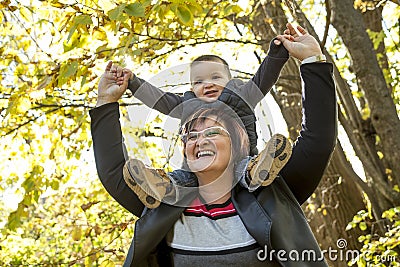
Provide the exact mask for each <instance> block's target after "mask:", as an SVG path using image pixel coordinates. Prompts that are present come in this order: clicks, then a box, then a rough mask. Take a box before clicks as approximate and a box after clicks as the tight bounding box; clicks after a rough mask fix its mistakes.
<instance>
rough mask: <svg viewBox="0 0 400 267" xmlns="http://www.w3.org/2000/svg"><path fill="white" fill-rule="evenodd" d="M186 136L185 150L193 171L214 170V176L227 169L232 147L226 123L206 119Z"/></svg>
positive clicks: (196, 124) (195, 125)
mask: <svg viewBox="0 0 400 267" xmlns="http://www.w3.org/2000/svg"><path fill="white" fill-rule="evenodd" d="M196 132H197V133H196ZM186 138H187V140H186V146H185V152H186V157H187V163H188V166H189V168H190V170H191V171H192V172H194V173H202V172H213V173H212V175H213V176H214V175H217V176H219V175H221V174H222V173H223V172H224V171H225V170H226V169H227V167H228V166H229V164H230V162H231V156H232V155H231V152H232V149H231V139H230V136H229V133H228V131H226V129H225V127H224V125H222V124H220V123H218V122H217V121H216V120H215V119H212V118H210V119H206V120H204V121H203V122H198V123H195V124H194V126H193V128H192V129H191V130H190V132H189V133H188V135H187V136H186ZM214 177H215V176H214Z"/></svg>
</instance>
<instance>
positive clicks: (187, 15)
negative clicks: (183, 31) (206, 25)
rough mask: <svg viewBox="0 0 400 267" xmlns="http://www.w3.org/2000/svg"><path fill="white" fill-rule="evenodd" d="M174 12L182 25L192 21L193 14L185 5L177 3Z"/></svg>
mask: <svg viewBox="0 0 400 267" xmlns="http://www.w3.org/2000/svg"><path fill="white" fill-rule="evenodd" d="M175 14H176V15H177V16H178V18H179V20H180V21H181V22H182V23H183V24H184V25H190V24H192V23H193V14H192V12H190V10H189V9H188V8H187V7H186V6H183V5H178V7H177V8H176V12H175Z"/></svg>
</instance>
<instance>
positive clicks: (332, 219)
mask: <svg viewBox="0 0 400 267" xmlns="http://www.w3.org/2000/svg"><path fill="white" fill-rule="evenodd" d="M399 14H400V7H399V3H398V2H397V1H395V0H394V1H362V0H356V1H350V0H330V1H308V0H304V1H298V0H293V1H283V2H281V1H270V0H267V1H262V2H259V1H234V0H232V1H218V0H201V1H194V0H186V1H183V0H174V1H150V0H139V1H113V2H111V1H105V0H99V1H91V0H87V1H84V0H76V1H75V0H71V1H68V0H65V1H57V0H54V1H36V0H22V1H18V0H15V1H11V0H1V1H0V21H1V24H0V44H1V45H0V81H1V82H0V118H1V128H0V140H1V142H0V146H1V149H0V155H1V156H0V162H1V165H0V194H1V196H2V201H1V202H0V207H1V209H0V212H1V217H0V218H1V219H0V220H1V221H0V222H1V226H2V232H1V234H0V264H1V265H2V266H20V265H22V266H35V265H41V266H58V265H68V266H115V265H120V264H121V263H122V262H123V259H124V255H125V252H126V251H127V248H128V246H129V244H130V239H131V237H132V235H133V226H134V222H135V219H136V218H134V217H133V216H132V215H131V214H129V213H127V212H126V211H125V210H123V209H122V208H121V207H119V206H118V204H116V203H115V201H113V200H112V199H111V198H110V197H109V196H108V194H107V193H106V192H105V190H104V189H103V188H102V186H101V184H100V182H99V181H98V179H97V176H96V170H95V168H94V165H93V159H92V154H91V150H90V147H91V140H90V120H89V117H88V110H89V109H90V108H92V107H94V104H95V101H96V84H97V82H98V78H99V76H100V75H101V73H102V70H103V68H104V66H105V64H106V62H107V61H109V60H113V61H115V62H120V63H122V64H127V65H128V66H129V67H130V68H132V69H133V71H134V72H135V73H137V74H139V75H140V74H141V73H150V74H151V73H157V72H158V71H159V70H162V69H164V68H165V67H166V66H169V65H171V64H174V63H176V61H181V62H183V63H187V62H189V61H190V59H192V58H194V57H196V56H197V55H198V54H199V53H203V51H200V52H199V50H200V48H199V47H202V45H204V44H215V46H214V47H213V48H208V49H209V50H210V52H214V53H221V50H224V49H225V48H227V47H230V49H231V51H232V52H230V53H231V58H229V59H228V62H234V64H233V65H232V67H233V68H234V69H236V70H238V72H239V73H241V75H242V76H243V77H250V76H249V75H251V73H254V71H255V69H256V68H257V65H258V64H259V63H260V62H259V60H262V59H263V57H264V56H265V55H266V52H267V51H268V43H269V41H270V40H271V39H272V38H273V36H275V35H276V34H279V33H281V32H282V31H283V29H284V27H285V23H286V22H287V21H291V22H295V23H298V24H301V25H305V26H306V27H307V29H308V30H309V31H310V33H312V34H314V35H315V36H316V37H318V38H319V40H320V43H321V46H322V47H323V48H324V52H325V53H326V55H327V56H328V58H329V60H330V61H332V62H334V63H335V68H336V69H335V78H336V82H337V87H338V96H339V102H340V106H339V107H340V114H339V120H340V123H341V126H342V128H341V136H342V139H341V142H339V143H338V147H337V149H336V151H335V154H334V156H333V158H332V161H331V165H330V167H329V168H328V169H327V171H326V174H325V176H324V180H323V182H322V183H321V186H320V188H319V189H318V190H317V192H316V193H315V194H314V195H313V197H312V198H310V200H309V201H308V202H307V203H306V204H305V205H304V207H303V208H304V210H305V212H306V214H307V217H308V218H309V220H310V224H311V226H312V228H313V230H314V233H315V234H316V237H317V239H318V241H319V242H320V244H321V246H322V247H323V248H327V247H328V246H334V245H335V244H336V240H338V238H340V237H345V238H346V240H347V242H348V246H349V247H348V248H355V249H358V250H360V251H361V252H362V254H361V256H360V257H359V258H358V259H356V260H355V261H354V262H350V263H349V264H354V265H358V266H366V265H367V264H370V265H373V266H375V265H376V266H399V264H398V263H395V262H391V261H387V262H382V261H378V260H377V255H380V256H385V255H386V256H388V255H392V256H394V257H397V258H396V259H397V260H398V259H399V244H400V236H399V232H400V231H399V230H400V228H399V227H400V220H399V214H400V211H399V205H400V200H399V199H400V197H399V191H400V190H399V181H400V171H399V168H400V167H399V166H400V165H399V164H398V162H399V161H400V154H399V153H400V152H399V151H400V140H399V138H398V133H399V132H400V123H399V117H398V114H399V110H400V104H399V99H400V89H399V77H400V75H399V74H400V64H399V62H400V60H399V59H400V56H399V31H400V24H399V19H400V18H399ZM346 23H347V24H346ZM196 49H198V50H196ZM194 51H195V52H194ZM248 51H252V52H253V53H254V55H255V57H254V64H251V65H250V66H245V67H244V66H243V65H240V62H241V59H242V58H243V54H245V53H247V52H248ZM246 55H247V54H246ZM257 59H258V60H257ZM298 64H299V63H298V62H296V61H295V60H290V61H289V62H288V64H287V66H286V67H285V69H284V71H283V72H282V76H281V78H280V80H279V82H278V84H277V87H276V88H275V89H274V91H273V92H272V94H273V96H274V99H275V100H276V102H277V103H278V105H279V107H280V108H281V110H282V114H283V117H284V118H285V120H286V123H287V125H288V131H289V134H290V137H291V138H292V139H294V138H295V137H296V135H297V132H298V127H299V123H300V120H301V118H300V117H299V114H301V112H300V108H301V105H300V98H299V92H300V91H301V82H300V80H299V79H298V77H299V75H298ZM122 103H123V105H130V104H132V102H131V101H130V100H129V96H128V95H127V96H125V98H124V99H123V100H122ZM153 123H154V122H150V123H149V124H150V125H148V126H146V128H145V129H140V128H135V127H132V128H130V129H129V131H130V133H131V134H132V135H133V136H137V142H139V144H140V145H139V149H137V150H136V151H134V153H136V154H137V155H140V153H141V151H142V150H141V149H144V148H150V147H151V148H152V149H151V151H152V155H151V156H152V158H153V161H154V162H159V159H160V156H159V154H158V153H159V150H158V149H154V145H153V144H152V142H151V141H149V140H148V139H146V136H151V135H153V136H154V135H156V136H160V135H162V134H160V133H159V132H156V133H155V131H156V130H155V129H156V128H155V127H154V125H153ZM152 125H153V126H152ZM344 140H347V142H348V143H349V144H350V145H349V146H350V148H351V149H348V148H346V151H344V150H343V149H342V144H341V143H344V142H345V141H344ZM353 154H354V155H355V156H354V157H355V158H357V159H359V162H360V163H359V164H361V166H362V169H361V171H360V170H359V168H356V167H355V166H356V165H355V162H354V161H352V162H350V161H349V159H350V158H351V155H353ZM160 164H161V163H160ZM14 196H17V197H16V198H15V197H14ZM10 202H13V203H14V202H15V203H17V204H16V205H10ZM392 259H393V258H392ZM342 265H346V263H345V262H335V263H332V266H342Z"/></svg>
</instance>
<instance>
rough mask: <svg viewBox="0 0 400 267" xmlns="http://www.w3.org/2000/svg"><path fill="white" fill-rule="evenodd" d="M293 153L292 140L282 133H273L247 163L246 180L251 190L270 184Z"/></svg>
mask: <svg viewBox="0 0 400 267" xmlns="http://www.w3.org/2000/svg"><path fill="white" fill-rule="evenodd" d="M291 155H292V146H291V144H290V141H289V140H288V139H287V138H286V137H285V136H283V135H281V134H275V135H273V136H272V137H271V139H270V140H269V141H268V142H267V144H266V146H265V148H264V149H263V151H261V153H260V154H258V155H257V156H255V157H253V158H252V159H251V160H250V162H249V163H248V165H247V174H246V176H245V177H246V180H245V181H246V184H247V186H248V187H247V188H248V189H249V191H250V192H253V191H255V190H256V189H257V188H259V187H260V186H268V185H270V184H271V183H272V182H273V181H274V180H275V178H276V176H277V175H278V173H279V172H280V171H281V169H282V168H283V167H284V166H285V165H286V163H287V162H288V161H289V159H290V156H291ZM242 184H243V183H242Z"/></svg>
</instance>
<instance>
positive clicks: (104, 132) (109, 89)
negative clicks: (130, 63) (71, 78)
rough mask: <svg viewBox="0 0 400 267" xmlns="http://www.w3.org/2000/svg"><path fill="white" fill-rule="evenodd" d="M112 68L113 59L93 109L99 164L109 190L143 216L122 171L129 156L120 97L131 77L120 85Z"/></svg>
mask: <svg viewBox="0 0 400 267" xmlns="http://www.w3.org/2000/svg"><path fill="white" fill-rule="evenodd" d="M111 68H112V63H111V62H110V63H109V64H108V65H107V67H106V71H105V73H104V74H103V76H102V78H101V79H100V82H99V88H98V99H97V105H96V108H94V109H92V110H90V111H89V114H90V117H91V132H92V139H93V149H94V156H95V161H96V168H97V172H98V175H99V178H100V180H101V182H102V184H103V185H104V187H105V188H106V190H107V192H108V193H109V194H110V195H111V196H112V197H113V198H114V199H115V200H116V201H117V202H118V203H120V204H121V205H122V206H123V207H124V208H126V209H127V210H128V211H130V212H131V213H133V214H134V215H136V216H140V215H141V214H142V211H143V208H144V206H143V204H142V203H141V202H140V200H139V199H138V197H137V196H136V195H135V194H134V193H133V192H132V191H131V190H130V188H129V187H128V185H127V184H126V183H125V180H124V178H123V174H122V170H123V166H124V164H125V161H126V159H125V157H124V144H123V141H122V132H121V125H120V122H119V105H118V103H117V101H118V99H119V98H120V97H121V96H122V94H123V93H124V92H125V90H126V87H127V83H128V77H126V80H125V82H124V83H123V84H122V85H121V86H118V85H116V84H115V82H114V81H113V80H112V79H110V77H111V75H112V74H111V72H110V70H111Z"/></svg>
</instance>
